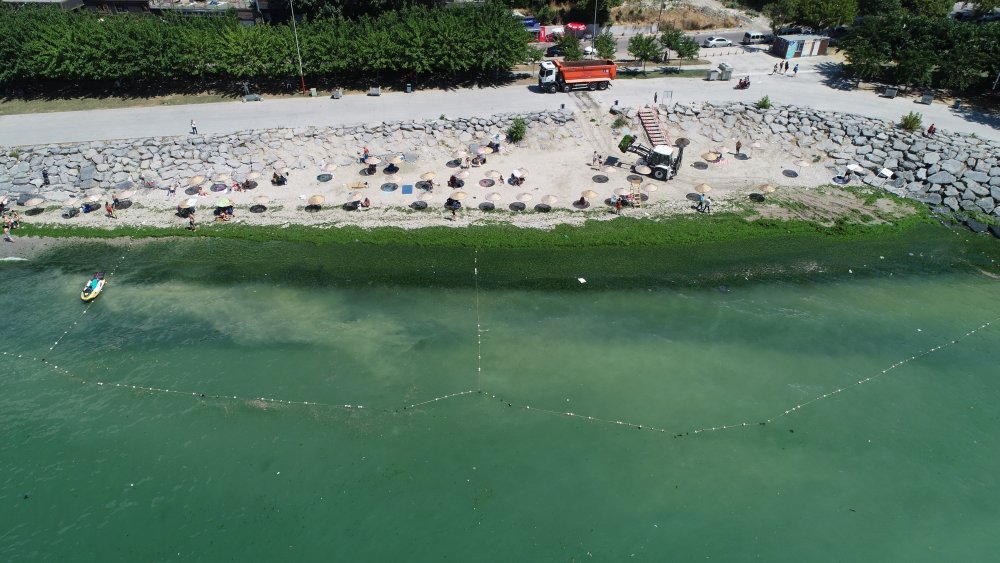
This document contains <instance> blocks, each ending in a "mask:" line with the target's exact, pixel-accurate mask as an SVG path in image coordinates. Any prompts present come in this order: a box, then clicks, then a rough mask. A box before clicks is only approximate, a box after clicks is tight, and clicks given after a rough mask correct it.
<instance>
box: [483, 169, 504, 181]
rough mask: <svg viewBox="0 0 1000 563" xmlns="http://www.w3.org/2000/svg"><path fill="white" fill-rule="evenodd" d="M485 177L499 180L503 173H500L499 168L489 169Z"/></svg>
mask: <svg viewBox="0 0 1000 563" xmlns="http://www.w3.org/2000/svg"><path fill="white" fill-rule="evenodd" d="M486 177H487V178H489V179H491V180H499V179H500V178H503V174H501V173H500V171H499V170H490V171H489V172H487V173H486Z"/></svg>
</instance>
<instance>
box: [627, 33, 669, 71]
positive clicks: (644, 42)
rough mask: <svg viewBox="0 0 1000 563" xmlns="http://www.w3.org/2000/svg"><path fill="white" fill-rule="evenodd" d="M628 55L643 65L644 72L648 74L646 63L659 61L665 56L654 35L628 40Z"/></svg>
mask: <svg viewBox="0 0 1000 563" xmlns="http://www.w3.org/2000/svg"><path fill="white" fill-rule="evenodd" d="M628 54H629V55H631V56H632V57H633V58H635V59H636V60H637V61H639V62H640V63H642V72H646V61H655V60H659V59H660V57H661V56H663V53H662V51H661V50H660V45H659V42H658V41H657V39H656V37H655V36H653V35H633V36H632V37H631V38H630V39H629V40H628Z"/></svg>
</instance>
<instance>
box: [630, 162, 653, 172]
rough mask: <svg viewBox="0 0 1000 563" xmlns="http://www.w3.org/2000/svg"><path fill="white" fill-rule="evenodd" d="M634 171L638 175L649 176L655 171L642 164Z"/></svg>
mask: <svg viewBox="0 0 1000 563" xmlns="http://www.w3.org/2000/svg"><path fill="white" fill-rule="evenodd" d="M633 170H635V172H636V174H649V173H650V172H652V171H653V169H652V168H650V167H648V166H646V165H645V164H640V165H639V166H636V167H635V168H633Z"/></svg>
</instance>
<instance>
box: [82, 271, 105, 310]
mask: <svg viewBox="0 0 1000 563" xmlns="http://www.w3.org/2000/svg"><path fill="white" fill-rule="evenodd" d="M103 289H104V272H97V273H96V274H94V277H92V278H90V280H88V281H87V283H86V285H84V286H83V291H81V292H80V299H81V300H83V302H84V303H87V302H90V301H93V300H94V299H97V296H98V295H100V294H101V291H102V290H103Z"/></svg>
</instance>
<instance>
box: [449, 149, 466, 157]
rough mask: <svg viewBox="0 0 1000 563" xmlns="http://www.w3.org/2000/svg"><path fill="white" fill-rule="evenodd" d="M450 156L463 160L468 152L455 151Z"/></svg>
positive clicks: (463, 150) (462, 150)
mask: <svg viewBox="0 0 1000 563" xmlns="http://www.w3.org/2000/svg"><path fill="white" fill-rule="evenodd" d="M451 156H453V157H455V158H465V157H467V156H469V151H467V150H465V149H456V150H455V152H453V153H451Z"/></svg>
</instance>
